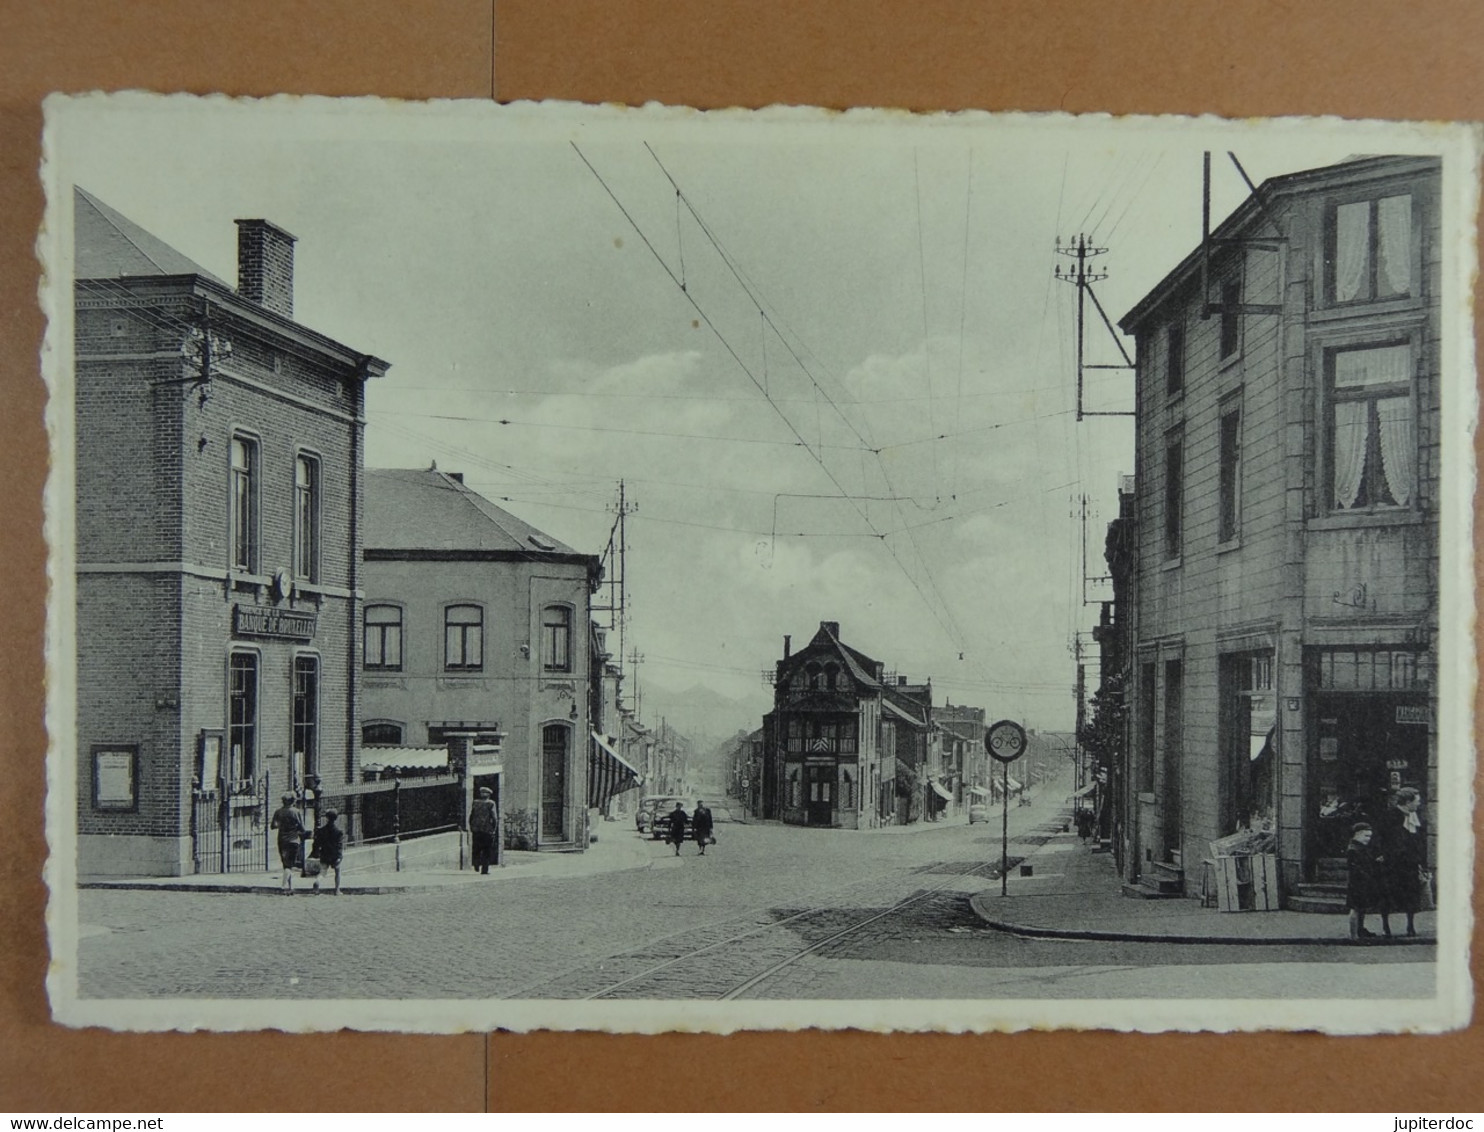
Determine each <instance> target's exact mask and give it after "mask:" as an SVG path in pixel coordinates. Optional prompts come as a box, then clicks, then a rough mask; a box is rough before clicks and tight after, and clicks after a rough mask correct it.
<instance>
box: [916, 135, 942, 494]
mask: <svg viewBox="0 0 1484 1132" xmlns="http://www.w3.org/2000/svg"><path fill="white" fill-rule="evenodd" d="M912 189H913V202H914V203H915V205H916V209H917V279H918V287H919V290H920V291H921V292H922V373H923V378H924V380H925V381H926V383H927V393H928V431H929V432H937V431H938V421H937V416H936V413H935V411H934V409H935V406H934V403H933V347H932V340H931V339H930V338H929V336H928V291H927V252H926V250H925V249H924V247H923V239H922V174H921V172H920V170H919V169H918V163H917V150H916V149H915V148H914V149H913V150H912ZM929 451H930V452H931V453H932V458H933V489H934V491H937V489H938V449H937V448H936V447H933V448H932V449H930V450H929Z"/></svg>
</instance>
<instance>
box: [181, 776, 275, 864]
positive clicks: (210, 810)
mask: <svg viewBox="0 0 1484 1132" xmlns="http://www.w3.org/2000/svg"><path fill="white" fill-rule="evenodd" d="M269 841H270V839H269V836H268V776H267V775H266V774H265V775H263V777H262V778H259V779H252V778H244V779H240V780H238V781H236V782H222V783H219V784H218V785H217V787H216V789H214V790H199V789H198V790H193V791H192V792H191V858H192V860H193V862H194V863H195V867H196V872H198V873H245V872H259V871H263V872H266V871H267V870H268V869H269V868H270V866H271V862H270V860H269V856H270V853H271V852H272V846H271V845H270V844H269Z"/></svg>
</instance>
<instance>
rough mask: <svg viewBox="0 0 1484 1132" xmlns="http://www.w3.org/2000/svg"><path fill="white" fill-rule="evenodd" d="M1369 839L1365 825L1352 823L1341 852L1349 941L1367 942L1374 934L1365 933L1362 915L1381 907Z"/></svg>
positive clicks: (1378, 876)
mask: <svg viewBox="0 0 1484 1132" xmlns="http://www.w3.org/2000/svg"><path fill="white" fill-rule="evenodd" d="M1372 836H1373V831H1372V829H1371V826H1370V823H1369V822H1363V821H1362V822H1356V823H1355V826H1354V828H1353V829H1352V830H1351V834H1350V844H1349V845H1348V846H1347V847H1346V849H1345V864H1346V865H1348V866H1349V871H1350V877H1349V883H1348V885H1347V886H1346V890H1345V905H1346V907H1348V908H1349V909H1350V938H1351V939H1370V938H1371V937H1372V936H1374V935H1375V934H1376V933H1375V932H1370V931H1367V930H1366V926H1365V916H1366V913H1367V912H1372V911H1377V910H1379V909H1380V908H1381V907H1382V906H1383V905H1382V901H1383V899H1384V895H1383V893H1382V890H1381V883H1382V882H1381V867H1380V857H1379V856H1378V855H1377V853H1376V850H1374V849H1373V848H1371V837H1372Z"/></svg>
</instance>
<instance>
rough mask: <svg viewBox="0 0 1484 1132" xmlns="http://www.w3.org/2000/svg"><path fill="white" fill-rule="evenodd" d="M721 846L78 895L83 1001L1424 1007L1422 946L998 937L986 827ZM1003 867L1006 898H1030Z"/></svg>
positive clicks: (614, 830) (726, 840) (747, 830)
mask: <svg viewBox="0 0 1484 1132" xmlns="http://www.w3.org/2000/svg"><path fill="white" fill-rule="evenodd" d="M1060 823H1061V811H1060V809H1058V808H1056V806H1055V805H1054V801H1053V800H1050V799H1048V800H1047V801H1046V803H1045V805H1044V806H1042V805H1036V806H1032V807H1026V808H1018V809H1016V810H1013V811H1012V813H1011V855H1012V860H1013V859H1014V858H1015V857H1016V856H1019V855H1023V854H1029V855H1031V856H1030V857H1029V858H1028V859H1030V860H1034V859H1035V858H1034V854H1035V853H1036V851H1037V849H1038V848H1039V847H1040V846H1041V845H1043V844H1044V843H1046V842H1048V841H1050V840H1052V839H1054V838H1059V839H1060V840H1063V841H1065V840H1066V835H1064V834H1061V830H1060ZM717 832H718V839H719V843H718V844H717V845H716V846H715V847H713V848H712V850H711V851H710V852H709V853H708V854H706V855H705V856H704V857H703V856H700V855H699V854H698V853H697V852H696V849H695V847H694V845H687V846H686V847H685V853H684V855H683V856H682V857H680V858H676V857H675V856H674V855H673V853H672V851H671V849H670V848H669V847H668V846H667V845H664V844H663V843H660V842H652V841H647V840H642V839H639V838H638V836H637V835H636V834H635V833H634V832H633V831H632V830H631V829H628V828H626V827H624V826H621V825H618V824H614V825H610V826H605V827H604V828H603V836H604V837H605V838H606V839H610V840H612V841H614V845H610V846H609V847H608V848H609V849H610V851H612V850H613V849H614V848H615V846H616V847H617V848H621V849H622V851H623V853H624V854H625V861H626V862H632V863H634V864H636V865H637V866H638V867H631V868H626V869H623V870H621V871H611V872H601V873H595V874H592V875H585V876H561V877H550V878H548V877H534V876H531V877H519V876H514V875H507V876H502V877H499V878H491V879H490V881H489V882H488V883H466V884H457V885H452V886H447V887H444V888H436V889H431V890H409V891H406V892H400V893H385V894H379V895H354V894H346V895H342V896H340V897H333V896H329V895H325V896H321V897H311V896H308V895H298V896H295V897H293V898H289V899H286V898H281V897H278V896H269V895H262V894H255V893H189V892H144V891H107V890H95V889H88V890H84V891H82V892H81V893H80V899H81V904H80V913H81V917H80V918H81V924H82V931H81V934H82V940H81V944H80V949H79V950H80V962H81V978H80V988H79V989H80V993H81V994H82V995H83V996H84V997H95V998H150V997H207V998H270V999H271V998H304V999H316V998H373V999H374V998H397V999H402V998H474V999H492V998H554V999H570V998H587V997H604V998H620V999H623V998H631V999H642V998H677V999H679V998H710V999H717V998H727V997H739V998H840V999H845V998H940V997H954V998H994V997H1005V998H1025V997H1097V996H1104V997H1136V998H1137V997H1145V996H1152V995H1162V996H1171V997H1173V996H1184V997H1217V996H1221V997H1228V996H1229V997H1244V996H1252V995H1272V994H1274V993H1292V994H1301V995H1304V996H1307V997H1313V996H1321V997H1322V996H1327V995H1338V996H1350V997H1371V996H1377V997H1406V996H1413V995H1425V994H1429V993H1431V979H1432V972H1433V962H1432V960H1433V957H1434V949H1433V948H1432V947H1407V948H1395V949H1350V948H1336V947H1316V946H1302V945H1299V946H1293V947H1289V946H1280V947H1274V946H1256V945H1251V946H1238V945H1214V944H1213V945H1170V944H1159V943H1148V942H1146V943H1134V942H1123V943H1118V942H1106V941H1104V942H1099V941H1077V940H1027V939H1021V938H1016V937H1014V936H1011V935H1007V934H1004V933H1002V932H999V931H995V930H993V929H991V928H989V927H988V926H987V925H986V924H985V923H984V921H983V920H981V919H980V918H979V917H977V916H976V915H975V914H974V912H973V911H972V909H971V908H970V906H969V901H968V896H969V895H971V894H973V893H975V892H979V891H984V890H990V889H992V890H993V891H994V893H995V895H997V894H998V888H999V883H998V880H996V879H994V869H995V866H997V864H998V858H999V829H998V824H997V823H993V824H992V825H988V826H986V825H975V826H969V825H966V824H962V823H955V824H951V825H950V824H944V825H943V826H940V827H906V828H894V829H887V830H881V831H874V832H854V831H843V830H816V829H807V828H797V827H785V826H777V825H740V824H726V825H723V826H721V827H720V828H719V829H718V831H717ZM601 848H602V847H601V846H600V847H599V849H601ZM597 851H598V850H597V849H595V850H594V852H597ZM515 871H516V870H510V872H511V873H514V872H515ZM1013 874H1015V870H1013V869H1012V877H1011V882H1010V887H1011V897H1010V900H1011V901H1012V902H1013V901H1014V900H1015V899H1016V893H1017V890H1018V889H1019V890H1022V891H1024V886H1023V885H1022V884H1021V878H1020V877H1019V876H1018V875H1013ZM1022 899H1030V897H1029V896H1028V895H1026V896H1023V897H1022ZM1212 915H1213V916H1214V915H1216V914H1215V913H1212ZM1255 971H1257V972H1260V977H1259V976H1258V974H1255Z"/></svg>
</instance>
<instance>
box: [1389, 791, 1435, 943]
mask: <svg viewBox="0 0 1484 1132" xmlns="http://www.w3.org/2000/svg"><path fill="white" fill-rule="evenodd" d="M1421 806H1422V796H1421V795H1420V794H1418V792H1417V791H1416V790H1415V789H1414V788H1413V787H1411V786H1403V787H1402V788H1401V789H1400V790H1398V791H1397V792H1396V796H1395V797H1394V798H1392V800H1391V805H1390V806H1389V807H1387V810H1386V813H1385V814H1384V815H1382V817H1381V820H1380V821H1379V822H1378V823H1377V825H1378V826H1379V827H1380V828H1379V830H1378V833H1379V834H1380V837H1379V841H1380V851H1381V872H1382V883H1383V885H1384V887H1385V891H1384V893H1383V899H1384V903H1383V904H1382V905H1381V930H1382V931H1383V932H1385V933H1386V934H1387V935H1390V934H1391V922H1390V919H1389V913H1392V912H1405V913H1406V915H1407V934H1408V935H1416V934H1417V925H1416V923H1415V919H1416V916H1417V913H1418V911H1419V910H1420V909H1421V907H1422V895H1421V893H1422V871H1423V869H1425V868H1426V867H1427V838H1426V836H1425V835H1424V833H1423V831H1422V817H1421V815H1420V814H1418V812H1417V811H1418V810H1419V809H1420V808H1421Z"/></svg>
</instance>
